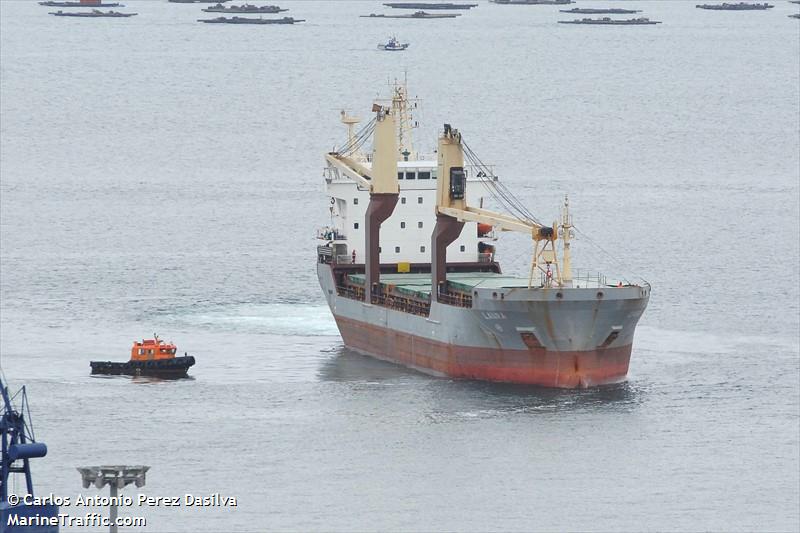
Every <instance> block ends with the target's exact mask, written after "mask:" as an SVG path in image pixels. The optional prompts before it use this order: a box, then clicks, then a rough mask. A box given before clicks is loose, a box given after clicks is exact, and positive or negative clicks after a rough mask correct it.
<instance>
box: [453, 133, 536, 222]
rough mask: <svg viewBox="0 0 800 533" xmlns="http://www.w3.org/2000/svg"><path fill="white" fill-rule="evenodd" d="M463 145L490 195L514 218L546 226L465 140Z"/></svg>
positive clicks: (462, 142)
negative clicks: (498, 178)
mask: <svg viewBox="0 0 800 533" xmlns="http://www.w3.org/2000/svg"><path fill="white" fill-rule="evenodd" d="M461 144H462V145H463V147H464V155H465V156H466V158H467V160H468V161H469V162H470V164H471V165H472V166H474V167H476V168H477V169H479V172H478V173H477V176H476V177H478V178H479V179H480V181H481V183H482V184H483V185H484V187H485V188H486V190H487V191H489V194H491V195H492V197H493V198H494V199H495V200H496V201H497V202H498V203H499V204H500V205H501V206H503V207H504V208H505V209H506V210H507V211H508V212H509V213H510V214H511V215H512V216H514V218H516V219H517V220H519V221H520V222H525V223H528V224H538V225H539V226H544V224H543V223H542V222H541V221H540V220H538V219H537V218H536V216H534V214H533V213H532V212H531V211H530V210H529V209H528V208H527V207H525V204H523V203H522V201H521V200H520V199H519V198H517V197H516V196H515V195H514V193H512V192H511V190H510V189H509V188H508V187H506V186H505V184H503V183H502V182H501V181H499V180H497V177H496V176H495V175H494V173H493V172H492V171H491V169H490V168H489V167H488V166H487V165H486V164H485V163H484V162H483V161H482V160H481V159H480V157H478V155H477V154H476V153H475V151H474V150H472V148H470V147H469V145H468V144H467V143H466V142H464V140H463V138H462V141H461Z"/></svg>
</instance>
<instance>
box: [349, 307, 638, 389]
mask: <svg viewBox="0 0 800 533" xmlns="http://www.w3.org/2000/svg"><path fill="white" fill-rule="evenodd" d="M335 319H336V324H337V326H338V327H339V332H340V333H341V335H342V339H343V340H344V343H345V345H346V346H348V347H350V348H353V349H355V350H357V351H359V352H361V353H363V354H366V355H369V356H372V357H375V358H376V359H381V360H383V361H389V362H392V363H397V364H401V365H404V366H407V367H409V368H413V369H415V370H418V371H420V372H423V373H425V374H429V375H433V376H439V377H451V378H458V379H475V380H481V381H494V382H505V383H518V384H525V385H539V386H543V387H557V388H570V389H574V388H586V387H592V386H597V385H607V384H611V383H619V382H621V381H624V380H625V379H626V377H627V374H628V365H629V363H630V358H631V345H630V344H629V345H626V346H619V347H615V348H605V349H596V350H591V351H551V350H547V349H546V348H533V349H527V350H511V349H500V348H483V347H481V348H476V347H471V346H458V345H454V344H447V343H443V342H439V341H436V340H432V339H426V338H424V337H418V336H415V335H409V334H407V333H403V332H400V331H396V330H390V329H387V328H381V327H378V326H375V325H372V324H368V323H365V322H358V321H355V320H351V319H348V318H344V317H341V316H336V317H335Z"/></svg>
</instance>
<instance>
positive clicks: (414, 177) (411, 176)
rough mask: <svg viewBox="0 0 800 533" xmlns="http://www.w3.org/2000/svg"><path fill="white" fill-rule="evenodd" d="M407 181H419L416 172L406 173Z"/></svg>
mask: <svg viewBox="0 0 800 533" xmlns="http://www.w3.org/2000/svg"><path fill="white" fill-rule="evenodd" d="M406 179H407V180H414V179H417V173H416V172H406Z"/></svg>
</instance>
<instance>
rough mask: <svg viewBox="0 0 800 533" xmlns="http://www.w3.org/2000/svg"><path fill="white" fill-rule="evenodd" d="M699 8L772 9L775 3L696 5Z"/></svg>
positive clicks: (714, 9)
mask: <svg viewBox="0 0 800 533" xmlns="http://www.w3.org/2000/svg"><path fill="white" fill-rule="evenodd" d="M694 7H696V8H698V9H710V10H712V11H763V10H765V9H772V8H773V7H775V6H773V5H771V4H768V3H766V2H764V3H763V4H747V3H745V2H739V3H738V4H728V3H723V4H697V5H696V6H694Z"/></svg>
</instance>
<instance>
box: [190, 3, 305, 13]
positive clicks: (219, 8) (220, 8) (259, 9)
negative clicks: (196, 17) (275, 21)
mask: <svg viewBox="0 0 800 533" xmlns="http://www.w3.org/2000/svg"><path fill="white" fill-rule="evenodd" d="M202 11H205V12H206V13H267V14H274V13H281V12H283V11H289V10H288V9H283V8H281V7H278V6H254V5H252V4H244V5H242V6H230V7H225V6H224V5H222V4H217V5H215V6H211V7H207V8H205V9H203V10H202Z"/></svg>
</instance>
